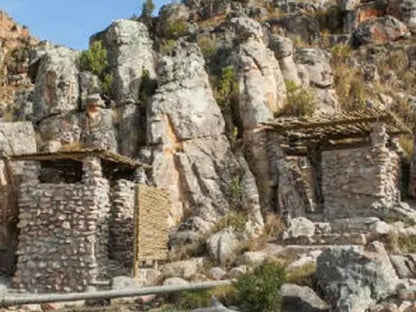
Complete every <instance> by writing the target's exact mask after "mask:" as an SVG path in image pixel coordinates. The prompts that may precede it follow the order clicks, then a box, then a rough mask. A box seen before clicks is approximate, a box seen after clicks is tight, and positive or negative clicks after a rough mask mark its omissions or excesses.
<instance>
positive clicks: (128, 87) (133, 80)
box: [92, 20, 155, 104]
mask: <svg viewBox="0 0 416 312" xmlns="http://www.w3.org/2000/svg"><path fill="white" fill-rule="evenodd" d="M92 40H102V41H103V42H104V45H105V46H106V48H107V50H108V55H109V60H110V67H111V72H112V74H113V90H114V97H115V100H116V101H117V103H118V104H123V103H124V102H128V101H131V100H132V101H137V100H138V96H139V88H140V83H141V78H142V75H143V71H144V70H146V71H148V73H149V77H150V78H155V62H154V56H153V49H152V45H153V42H152V40H151V39H150V36H149V32H148V30H147V27H146V26H145V25H144V24H143V23H140V22H138V21H133V20H117V21H115V22H113V23H112V24H111V26H110V27H108V28H107V29H106V30H104V31H103V32H102V33H98V34H97V35H95V36H94V37H93V38H92Z"/></svg>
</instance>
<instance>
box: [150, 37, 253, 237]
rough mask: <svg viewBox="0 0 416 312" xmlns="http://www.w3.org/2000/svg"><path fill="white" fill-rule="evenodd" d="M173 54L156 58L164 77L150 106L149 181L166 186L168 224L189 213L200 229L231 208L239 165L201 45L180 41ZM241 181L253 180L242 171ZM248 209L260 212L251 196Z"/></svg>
mask: <svg viewBox="0 0 416 312" xmlns="http://www.w3.org/2000/svg"><path fill="white" fill-rule="evenodd" d="M174 55H175V56H173V57H170V56H167V57H164V58H162V60H161V61H160V64H159V66H158V75H159V77H162V78H161V79H160V81H159V88H158V90H157V92H156V94H155V95H154V96H153V98H152V100H151V103H150V107H149V110H148V118H147V119H148V138H147V140H148V144H150V145H152V146H153V163H152V164H153V166H154V168H153V180H154V182H155V183H156V185H157V186H159V187H167V188H169V191H170V196H171V200H172V203H173V210H172V211H171V220H170V222H171V224H172V225H173V224H177V223H178V222H179V221H180V220H181V219H182V217H183V216H184V214H187V215H189V216H192V217H193V218H194V219H195V220H203V222H202V223H200V222H195V223H194V225H197V227H199V230H200V231H202V228H201V226H202V227H204V226H203V225H201V224H205V225H206V224H208V225H209V224H210V223H212V222H214V221H215V220H218V218H220V216H221V215H224V214H226V213H228V212H229V211H230V209H231V207H230V200H231V197H230V196H231V192H232V191H231V183H232V181H233V179H235V178H237V177H238V172H239V169H240V165H239V162H238V159H237V158H236V157H235V156H234V154H233V152H232V150H231V146H230V143H229V141H228V139H227V138H226V136H225V134H224V131H225V130H224V119H223V117H222V114H221V111H220V109H219V107H218V105H217V103H216V101H215V99H214V97H213V95H212V91H211V87H210V85H209V82H208V75H207V74H206V72H205V69H204V65H205V64H204V60H203V58H202V55H201V52H200V51H199V48H198V47H197V46H196V45H195V44H189V43H184V42H181V41H179V42H178V43H177V45H176V47H175V54H174ZM173 107H175V109H172V108H173ZM242 183H243V185H248V186H250V187H251V188H253V181H252V179H251V180H250V179H248V178H247V179H244V176H243V181H242ZM254 187H255V186H254ZM247 209H248V213H249V215H256V216H258V212H259V209H260V207H259V205H258V202H257V203H256V201H255V200H254V201H252V202H251V205H250V207H247ZM208 227H209V226H208Z"/></svg>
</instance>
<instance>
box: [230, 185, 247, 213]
mask: <svg viewBox="0 0 416 312" xmlns="http://www.w3.org/2000/svg"><path fill="white" fill-rule="evenodd" d="M230 190H231V207H232V208H233V209H234V210H239V209H240V208H241V204H242V201H243V193H244V187H243V184H242V183H241V178H240V177H235V178H234V179H233V180H232V181H231V183H230Z"/></svg>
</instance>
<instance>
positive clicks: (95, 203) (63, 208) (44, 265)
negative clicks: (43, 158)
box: [14, 158, 110, 292]
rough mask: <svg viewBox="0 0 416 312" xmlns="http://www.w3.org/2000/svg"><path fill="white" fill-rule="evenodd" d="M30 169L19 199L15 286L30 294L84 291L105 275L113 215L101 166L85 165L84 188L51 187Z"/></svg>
mask: <svg viewBox="0 0 416 312" xmlns="http://www.w3.org/2000/svg"><path fill="white" fill-rule="evenodd" d="M36 171H37V168H36V167H35V166H27V168H26V172H27V176H26V180H25V182H24V183H22V185H21V187H20V195H19V210H20V212H19V224H18V227H19V229H20V234H19V245H18V250H17V255H18V260H17V271H16V273H15V277H14V284H15V286H16V287H18V288H20V289H25V290H27V291H30V292H57V291H58V292H69V291H82V290H85V288H86V286H87V285H89V284H90V283H91V282H93V281H94V280H96V279H97V278H99V277H100V276H101V275H103V274H105V272H104V271H102V270H105V268H106V266H107V261H108V259H107V258H108V246H107V243H108V219H109V211H110V201H109V192H110V187H109V183H108V181H107V180H105V179H103V178H102V177H100V173H101V170H100V166H99V161H97V160H96V159H94V158H89V159H86V160H85V161H84V176H83V183H74V184H64V183H60V184H46V183H44V184H43V183H39V181H38V180H37V178H36Z"/></svg>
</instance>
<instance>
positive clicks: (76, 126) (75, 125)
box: [38, 112, 82, 152]
mask: <svg viewBox="0 0 416 312" xmlns="http://www.w3.org/2000/svg"><path fill="white" fill-rule="evenodd" d="M81 116H82V113H78V112H74V113H72V112H71V113H68V114H64V115H62V114H59V115H52V116H50V117H47V118H44V119H42V120H41V121H40V122H39V124H38V134H39V143H40V149H41V150H42V151H48V152H56V151H58V150H60V149H61V148H62V147H63V146H64V145H72V144H76V143H79V142H80V140H81V131H82V130H81V124H80V119H81Z"/></svg>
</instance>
